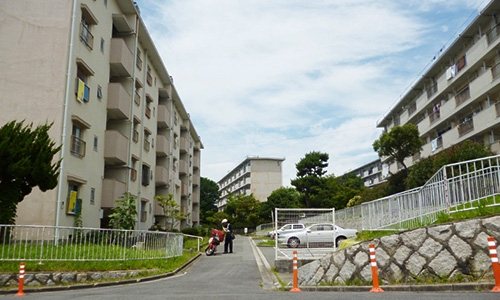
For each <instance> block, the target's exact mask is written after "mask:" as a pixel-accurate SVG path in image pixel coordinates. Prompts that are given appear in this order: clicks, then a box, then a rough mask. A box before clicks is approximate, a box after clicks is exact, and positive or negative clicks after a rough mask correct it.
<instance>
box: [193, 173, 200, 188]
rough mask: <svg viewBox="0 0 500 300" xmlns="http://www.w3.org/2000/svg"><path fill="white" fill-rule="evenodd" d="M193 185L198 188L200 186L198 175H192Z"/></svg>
mask: <svg viewBox="0 0 500 300" xmlns="http://www.w3.org/2000/svg"><path fill="white" fill-rule="evenodd" d="M193 185H194V186H199V185H200V174H196V173H195V174H193Z"/></svg>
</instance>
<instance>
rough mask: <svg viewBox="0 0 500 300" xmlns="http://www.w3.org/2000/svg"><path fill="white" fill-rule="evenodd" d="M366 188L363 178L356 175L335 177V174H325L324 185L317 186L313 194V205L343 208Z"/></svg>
mask: <svg viewBox="0 0 500 300" xmlns="http://www.w3.org/2000/svg"><path fill="white" fill-rule="evenodd" d="M362 190H364V184H363V180H362V179H361V178H360V177H358V176H356V175H353V174H351V175H343V176H340V177H335V176H334V175H333V174H331V175H328V176H325V177H324V180H323V182H322V185H320V186H318V187H317V188H316V193H315V194H314V195H312V196H311V203H312V205H313V207H318V208H332V207H334V208H335V209H342V208H345V207H346V206H347V203H348V202H349V200H350V199H352V198H353V197H354V196H356V195H359V194H360V193H361V191H362Z"/></svg>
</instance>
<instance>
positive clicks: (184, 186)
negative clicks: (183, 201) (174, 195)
mask: <svg viewBox="0 0 500 300" xmlns="http://www.w3.org/2000/svg"><path fill="white" fill-rule="evenodd" d="M188 195H189V189H188V186H187V184H185V183H184V182H183V183H182V185H181V196H182V197H187V196H188Z"/></svg>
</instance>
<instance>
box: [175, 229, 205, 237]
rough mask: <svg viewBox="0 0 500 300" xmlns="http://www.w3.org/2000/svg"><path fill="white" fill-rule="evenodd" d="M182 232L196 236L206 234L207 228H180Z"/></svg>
mask: <svg viewBox="0 0 500 300" xmlns="http://www.w3.org/2000/svg"><path fill="white" fill-rule="evenodd" d="M181 232H182V233H184V234H190V235H197V236H206V235H207V234H208V230H207V229H206V228H202V227H186V228H184V229H182V230H181Z"/></svg>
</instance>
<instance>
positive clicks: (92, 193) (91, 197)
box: [90, 188, 95, 205]
mask: <svg viewBox="0 0 500 300" xmlns="http://www.w3.org/2000/svg"><path fill="white" fill-rule="evenodd" d="M90 204H91V205H94V204H95V188H91V189H90Z"/></svg>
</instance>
